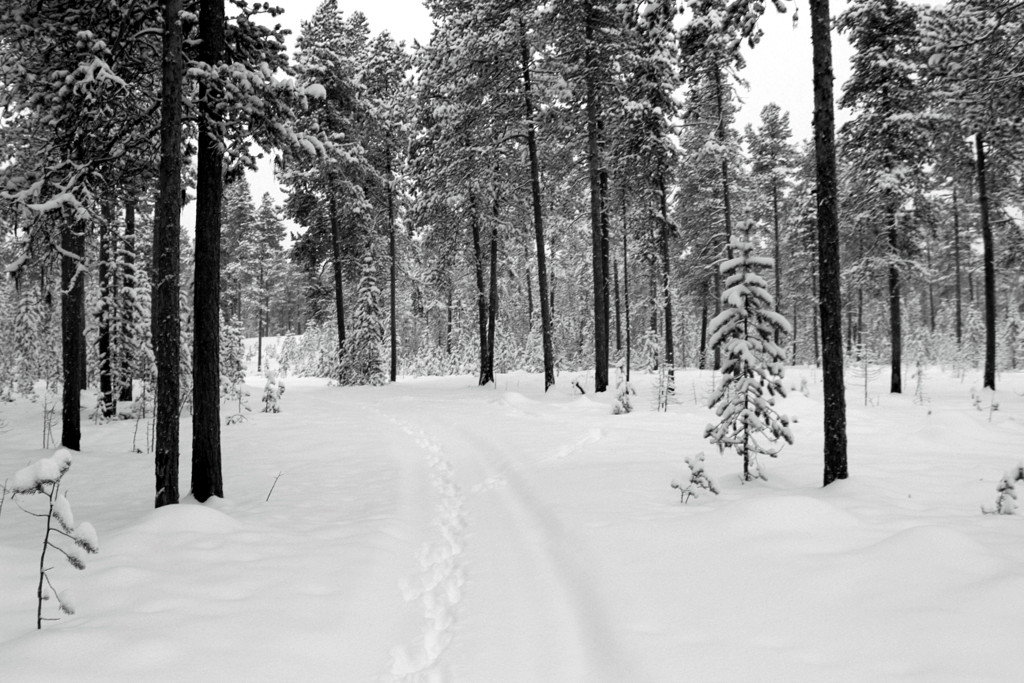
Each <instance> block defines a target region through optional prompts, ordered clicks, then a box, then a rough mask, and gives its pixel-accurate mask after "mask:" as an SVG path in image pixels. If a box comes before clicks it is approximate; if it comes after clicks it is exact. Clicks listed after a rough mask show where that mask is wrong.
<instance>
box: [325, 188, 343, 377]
mask: <svg viewBox="0 0 1024 683" xmlns="http://www.w3.org/2000/svg"><path fill="white" fill-rule="evenodd" d="M330 185H331V190H330V192H331V198H330V200H329V202H328V211H329V213H330V220H331V262H332V265H333V267H334V310H335V313H336V314H337V323H338V363H339V366H340V364H341V363H342V362H343V361H344V360H345V295H344V291H343V282H344V280H343V277H342V271H341V226H340V225H339V221H338V198H337V197H336V196H335V192H334V183H333V182H332V183H331V184H330Z"/></svg>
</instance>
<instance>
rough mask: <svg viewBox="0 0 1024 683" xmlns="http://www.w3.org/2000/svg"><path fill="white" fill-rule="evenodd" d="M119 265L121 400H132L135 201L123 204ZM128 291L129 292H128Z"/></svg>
mask: <svg viewBox="0 0 1024 683" xmlns="http://www.w3.org/2000/svg"><path fill="white" fill-rule="evenodd" d="M121 251H122V253H123V256H122V259H123V260H122V266H121V291H122V294H123V298H124V305H123V306H122V309H123V310H122V311H121V340H120V342H121V378H120V381H121V396H120V400H122V401H131V400H132V398H133V397H132V364H131V360H132V356H133V354H132V352H131V348H132V346H133V344H134V342H135V340H134V324H135V302H136V301H137V300H138V298H137V296H138V295H137V293H136V291H135V285H136V282H137V281H136V278H135V202H134V201H133V200H129V201H127V202H125V205H124V243H123V245H122V247H121ZM129 292H130V294H129Z"/></svg>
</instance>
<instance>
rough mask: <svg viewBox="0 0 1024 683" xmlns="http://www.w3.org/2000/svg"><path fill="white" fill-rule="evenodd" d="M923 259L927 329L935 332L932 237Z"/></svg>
mask: <svg viewBox="0 0 1024 683" xmlns="http://www.w3.org/2000/svg"><path fill="white" fill-rule="evenodd" d="M924 248H925V257H926V258H927V263H928V329H929V330H930V331H931V332H935V285H934V284H933V283H932V274H931V273H932V236H931V234H929V235H928V240H927V241H926V242H925V245H924Z"/></svg>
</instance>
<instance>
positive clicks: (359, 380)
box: [340, 253, 387, 385]
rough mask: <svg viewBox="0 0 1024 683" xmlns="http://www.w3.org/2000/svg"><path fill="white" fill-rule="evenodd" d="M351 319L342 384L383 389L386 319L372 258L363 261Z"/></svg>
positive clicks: (371, 256) (367, 256) (368, 254)
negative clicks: (372, 386)
mask: <svg viewBox="0 0 1024 683" xmlns="http://www.w3.org/2000/svg"><path fill="white" fill-rule="evenodd" d="M356 296H357V299H356V306H355V312H354V313H353V316H352V334H351V335H350V336H349V337H348V339H346V340H345V355H344V363H343V365H342V369H341V377H340V383H341V384H372V385H380V384H385V383H386V382H387V376H386V375H385V374H384V368H383V363H382V360H381V347H382V345H383V343H384V315H383V312H382V311H381V306H380V296H381V294H380V288H379V287H378V286H377V267H376V265H375V264H374V259H373V255H372V254H371V253H367V254H366V256H364V257H363V269H362V277H361V278H360V279H359V289H358V293H357V294H356Z"/></svg>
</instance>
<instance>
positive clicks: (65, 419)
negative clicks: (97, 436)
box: [60, 221, 85, 451]
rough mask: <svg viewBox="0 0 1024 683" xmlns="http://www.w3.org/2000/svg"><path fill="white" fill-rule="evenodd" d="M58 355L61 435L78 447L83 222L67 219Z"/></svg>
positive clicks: (63, 238) (66, 444)
mask: <svg viewBox="0 0 1024 683" xmlns="http://www.w3.org/2000/svg"><path fill="white" fill-rule="evenodd" d="M60 246H61V251H62V252H63V253H62V254H61V258H60V286H61V297H60V313H61V316H60V317H61V357H62V361H63V363H62V365H63V371H64V391H63V395H62V414H61V437H60V443H61V445H62V446H63V447H64V448H68V449H71V450H73V451H78V450H81V442H82V414H81V409H82V406H81V401H82V389H84V388H85V387H84V386H83V384H82V368H81V362H82V347H83V346H84V338H83V336H82V331H83V329H84V328H85V282H84V280H83V275H84V273H85V269H84V268H81V270H80V269H79V266H80V265H81V264H82V261H83V259H84V254H85V224H84V223H83V222H81V221H78V222H68V223H67V224H65V225H64V226H63V230H62V231H61V238H60Z"/></svg>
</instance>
